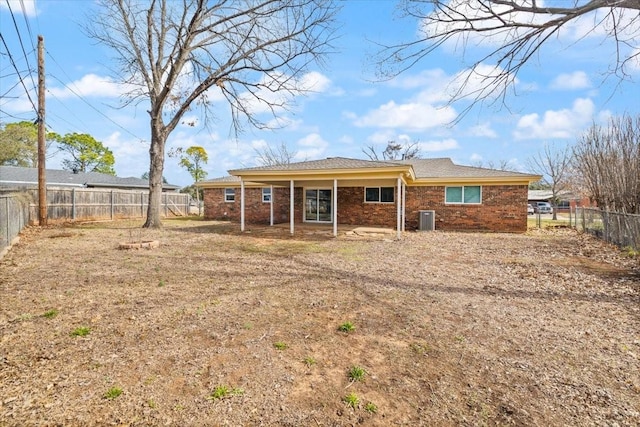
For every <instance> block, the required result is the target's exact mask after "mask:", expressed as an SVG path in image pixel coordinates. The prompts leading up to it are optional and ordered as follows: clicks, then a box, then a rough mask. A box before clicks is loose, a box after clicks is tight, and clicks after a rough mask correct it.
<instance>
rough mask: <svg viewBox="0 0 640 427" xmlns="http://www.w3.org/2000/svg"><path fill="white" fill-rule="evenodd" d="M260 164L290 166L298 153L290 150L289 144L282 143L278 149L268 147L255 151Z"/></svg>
mask: <svg viewBox="0 0 640 427" xmlns="http://www.w3.org/2000/svg"><path fill="white" fill-rule="evenodd" d="M255 152H256V155H257V156H258V162H259V163H260V164H261V165H263V166H278V165H288V164H289V163H291V162H292V161H293V159H294V158H295V157H296V155H297V154H298V152H297V151H291V150H289V147H287V144H285V143H284V142H281V143H280V145H278V146H277V147H276V148H274V147H272V146H271V145H267V146H265V147H264V148H262V149H257V148H256V149H255Z"/></svg>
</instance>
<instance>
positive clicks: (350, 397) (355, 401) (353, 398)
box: [342, 392, 360, 409]
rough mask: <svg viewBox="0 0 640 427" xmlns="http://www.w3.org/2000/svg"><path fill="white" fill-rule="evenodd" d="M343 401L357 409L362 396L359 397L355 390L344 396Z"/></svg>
mask: <svg viewBox="0 0 640 427" xmlns="http://www.w3.org/2000/svg"><path fill="white" fill-rule="evenodd" d="M342 401H343V402H345V403H346V404H347V405H349V406H351V407H352V408H353V409H356V408H357V407H358V405H359V404H360V398H358V395H357V394H355V393H353V392H351V393H349V394H347V395H346V396H345V397H343V398H342Z"/></svg>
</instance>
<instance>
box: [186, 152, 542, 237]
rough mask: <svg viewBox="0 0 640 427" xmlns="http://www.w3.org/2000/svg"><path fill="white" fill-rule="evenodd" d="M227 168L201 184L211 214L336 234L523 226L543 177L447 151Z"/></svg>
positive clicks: (506, 229) (503, 229) (511, 229)
mask: <svg viewBox="0 0 640 427" xmlns="http://www.w3.org/2000/svg"><path fill="white" fill-rule="evenodd" d="M229 173H230V175H231V176H226V177H223V178H218V179H212V180H207V181H201V182H199V183H198V184H197V185H198V186H199V187H201V188H203V189H204V216H205V218H207V219H229V220H232V221H237V222H239V223H240V227H241V230H244V228H245V223H246V222H248V223H251V224H271V225H273V224H274V223H287V222H288V223H289V224H290V231H291V233H293V232H294V227H295V223H302V222H306V223H325V224H331V225H333V234H334V235H337V224H348V225H362V226H374V227H393V228H395V229H396V230H397V233H398V235H399V234H400V232H401V231H403V230H405V229H408V230H416V229H419V228H420V229H429V228H432V227H431V226H430V225H429V223H431V225H434V226H435V227H433V228H435V229H439V230H475V231H497V232H524V231H526V229H527V191H528V185H529V183H530V182H534V181H537V180H539V179H540V176H539V175H531V174H525V173H519V172H507V171H500V170H494V169H483V168H477V167H470V166H460V165H456V164H454V163H453V162H452V161H451V159H448V158H440V159H412V160H403V161H369V160H358V159H348V158H341V157H330V158H327V159H324V160H315V161H307V162H300V163H291V164H286V165H279V166H262V167H255V168H248V169H237V170H231V171H229ZM423 211H427V212H426V213H425V212H423ZM336 219H337V220H336ZM423 219H424V220H425V221H422V220H423ZM421 226H422V227H421Z"/></svg>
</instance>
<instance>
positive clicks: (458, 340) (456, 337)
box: [453, 335, 465, 343]
mask: <svg viewBox="0 0 640 427" xmlns="http://www.w3.org/2000/svg"><path fill="white" fill-rule="evenodd" d="M453 339H454V340H456V342H459V343H463V342H464V341H465V339H464V337H463V336H462V335H457V336H455V337H454V338H453Z"/></svg>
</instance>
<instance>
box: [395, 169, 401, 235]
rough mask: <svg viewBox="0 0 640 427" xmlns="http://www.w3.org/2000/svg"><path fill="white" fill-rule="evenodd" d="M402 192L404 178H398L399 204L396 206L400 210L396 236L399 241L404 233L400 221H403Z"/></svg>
mask: <svg viewBox="0 0 640 427" xmlns="http://www.w3.org/2000/svg"><path fill="white" fill-rule="evenodd" d="M400 191H402V178H400V177H398V197H397V203H396V206H397V208H398V209H397V210H398V214H397V224H396V230H398V231H397V233H396V235H397V237H398V239H399V238H400V235H401V233H402V226H401V224H400V220H401V219H402V198H401V195H400Z"/></svg>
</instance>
